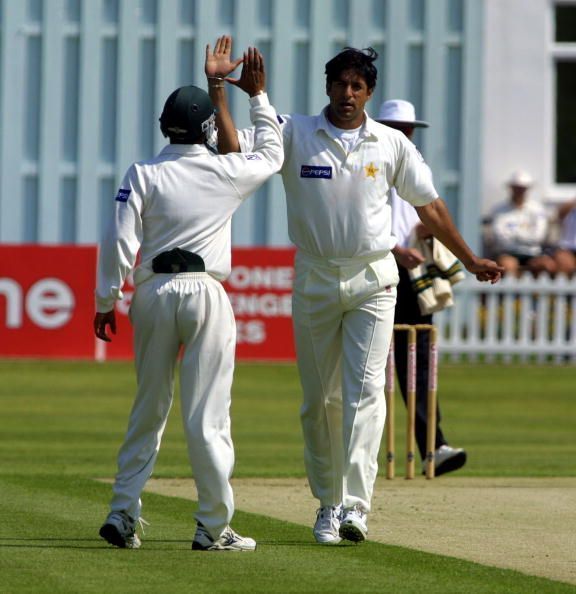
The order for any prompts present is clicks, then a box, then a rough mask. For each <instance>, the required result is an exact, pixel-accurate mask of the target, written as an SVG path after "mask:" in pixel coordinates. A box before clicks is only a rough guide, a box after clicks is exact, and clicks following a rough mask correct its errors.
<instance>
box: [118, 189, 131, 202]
mask: <svg viewBox="0 0 576 594" xmlns="http://www.w3.org/2000/svg"><path fill="white" fill-rule="evenodd" d="M130 192H132V190H123V189H122V188H120V189H119V190H118V194H116V198H114V200H116V201H117V202H128V196H130Z"/></svg>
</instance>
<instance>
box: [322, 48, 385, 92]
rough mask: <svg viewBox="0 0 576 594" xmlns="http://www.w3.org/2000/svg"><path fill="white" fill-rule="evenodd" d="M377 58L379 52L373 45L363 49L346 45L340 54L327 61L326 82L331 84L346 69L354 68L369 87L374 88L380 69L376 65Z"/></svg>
mask: <svg viewBox="0 0 576 594" xmlns="http://www.w3.org/2000/svg"><path fill="white" fill-rule="evenodd" d="M377 59H378V54H377V52H376V51H375V50H374V49H373V48H371V47H367V48H364V49H361V50H360V49H355V48H353V47H345V48H344V49H343V50H342V51H341V52H340V53H339V54H337V55H336V56H334V57H333V58H332V59H331V60H329V61H328V62H326V70H325V74H326V84H328V85H329V84H330V83H331V82H332V81H334V80H336V79H337V78H338V77H339V76H340V74H341V73H342V72H344V71H345V70H354V71H355V72H356V73H357V74H359V75H360V76H362V77H363V78H364V80H365V81H366V85H367V86H368V89H373V88H374V87H375V86H376V78H377V77H378V70H377V69H376V66H374V62H375V61H376V60H377Z"/></svg>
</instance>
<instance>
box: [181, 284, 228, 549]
mask: <svg viewBox="0 0 576 594" xmlns="http://www.w3.org/2000/svg"><path fill="white" fill-rule="evenodd" d="M182 283H183V284H184V283H185V287H184V289H183V292H185V293H186V297H184V298H183V300H182V304H181V307H180V309H179V311H178V328H179V330H180V338H181V340H182V343H183V345H184V348H183V353H182V363H181V367H180V386H181V389H180V392H181V404H182V407H181V408H182V421H183V425H184V430H185V433H186V439H187V443H188V456H189V459H190V464H191V466H192V469H193V472H194V479H195V482H196V487H197V489H198V511H197V512H196V516H195V517H196V520H197V521H198V523H199V524H200V525H201V526H202V527H203V528H204V529H205V530H206V531H207V532H208V534H209V535H210V536H211V537H212V538H213V539H214V540H217V539H218V538H219V537H220V535H221V534H222V533H223V531H224V530H225V529H226V528H227V526H228V525H229V523H230V521H231V520H232V516H233V514H234V498H233V493H232V487H231V485H230V476H231V474H232V470H233V467H234V447H233V444H232V436H231V430H230V402H231V389H232V378H233V373H234V352H235V348H236V327H235V321H234V314H233V311H232V307H231V305H230V301H229V299H228V296H227V295H226V292H225V291H224V289H223V288H222V286H221V285H220V283H218V282H217V281H214V280H212V279H205V280H194V279H191V280H186V281H182Z"/></svg>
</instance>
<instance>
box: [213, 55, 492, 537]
mask: <svg viewBox="0 0 576 594" xmlns="http://www.w3.org/2000/svg"><path fill="white" fill-rule="evenodd" d="M376 58H377V54H376V52H375V51H374V50H373V49H371V48H368V49H367V50H356V49H352V48H346V49H345V50H344V51H342V52H341V53H339V54H338V55H337V56H336V57H334V58H333V59H332V60H330V61H329V62H328V63H327V64H326V93H327V95H328V97H329V99H330V103H329V105H328V106H327V107H326V108H325V109H324V110H323V111H322V112H321V113H320V114H319V115H316V116H303V115H292V116H281V118H280V119H281V121H282V132H283V138H284V152H285V158H284V164H283V166H282V169H281V174H282V179H283V182H284V188H285V191H286V201H287V209H288V228H289V235H290V239H291V241H292V242H293V243H294V244H295V246H296V248H297V253H296V263H295V282H294V288H293V312H292V315H293V323H294V332H295V340H296V352H297V359H298V369H299V373H300V380H301V384H302V390H303V404H302V408H301V421H302V428H303V434H304V441H305V463H306V470H307V474H308V480H309V483H310V487H311V490H312V493H313V495H314V496H315V497H316V498H317V499H318V500H319V502H320V508H319V509H318V511H317V515H316V522H315V525H314V529H313V533H314V536H315V538H316V540H317V542H319V543H322V544H335V543H338V542H340V540H341V539H343V538H344V539H347V540H351V541H355V542H360V541H363V540H364V539H365V538H366V535H367V532H368V528H367V513H368V512H369V511H370V504H371V499H372V492H373V487H374V481H375V479H376V475H377V470H378V463H377V457H378V450H379V447H380V441H381V437H382V432H383V428H384V422H385V417H386V404H385V398H384V376H385V373H384V370H385V366H386V358H387V355H388V349H389V345H390V340H391V336H392V329H393V323H394V306H395V303H396V284H397V282H398V270H397V266H396V263H395V260H394V256H393V255H392V252H391V249H392V247H393V246H394V245H395V240H394V239H393V237H392V235H391V219H390V207H389V205H388V192H389V190H390V188H392V187H395V188H397V190H398V193H399V194H400V195H401V196H402V197H403V199H404V200H407V201H408V202H410V203H411V204H412V205H414V206H415V207H416V208H417V210H418V213H419V216H420V218H421V219H422V221H423V222H424V223H425V224H426V225H427V227H428V228H429V229H431V230H432V232H433V233H434V234H435V235H436V236H437V237H438V238H439V239H441V241H442V242H443V243H444V244H445V245H446V246H447V247H449V249H451V250H452V251H453V252H454V253H455V254H456V255H457V256H458V257H459V258H460V260H461V261H462V262H463V264H464V265H465V266H466V268H467V269H468V270H469V271H470V272H472V273H473V274H475V275H476V276H477V278H478V279H479V280H490V281H492V282H496V281H497V280H498V279H499V278H500V275H501V268H500V267H498V266H497V264H496V263H495V262H492V261H490V260H485V259H480V258H478V257H477V256H476V255H474V253H473V252H472V251H471V250H470V248H469V247H468V245H467V244H466V243H465V241H464V240H463V238H462V237H461V235H460V234H459V232H458V231H457V230H456V228H455V226H454V224H453V222H452V219H451V217H450V215H449V212H448V210H447V208H446V206H445V204H444V202H443V201H442V200H441V199H440V198H439V197H438V193H437V191H436V189H435V188H434V186H433V184H432V178H431V174H430V170H429V168H428V167H427V166H426V165H425V164H424V162H423V159H422V157H421V156H420V154H419V153H418V151H417V150H416V148H415V147H414V145H413V144H412V143H411V142H410V141H409V140H408V139H407V138H406V137H405V136H404V135H403V134H402V133H401V132H398V131H397V130H393V129H391V128H388V127H386V126H383V125H382V124H379V123H377V122H375V121H374V120H372V119H371V118H370V117H368V115H367V114H366V112H365V111H364V106H365V104H366V102H367V101H368V100H369V99H370V98H371V96H372V93H373V90H374V87H375V84H376V75H377V73H376V68H375V66H374V64H373V62H374V61H375V60H376ZM216 107H217V109H218V116H217V121H218V126H219V130H220V132H219V143H220V144H219V146H220V147H221V150H237V149H238V147H239V146H240V147H241V149H242V150H243V151H251V150H253V141H254V129H253V128H252V129H247V130H242V131H239V132H237V131H236V130H234V129H233V127H231V126H230V123H231V120H230V118H229V113H228V112H227V107H226V105H225V104H224V102H219V101H217V102H216ZM218 118H220V119H218ZM224 146H225V147H226V148H225V149H223V147H224Z"/></svg>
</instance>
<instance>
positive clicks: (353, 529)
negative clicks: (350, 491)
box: [339, 505, 368, 542]
mask: <svg viewBox="0 0 576 594" xmlns="http://www.w3.org/2000/svg"><path fill="white" fill-rule="evenodd" d="M366 517H367V515H366V512H364V511H363V510H362V508H361V507H360V506H359V505H355V506H354V507H348V508H345V509H344V511H343V512H342V521H341V522H340V530H339V534H340V536H341V537H342V538H344V539H346V540H351V541H352V542H363V541H364V540H366V535H367V534H368V526H367V525H366Z"/></svg>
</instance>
